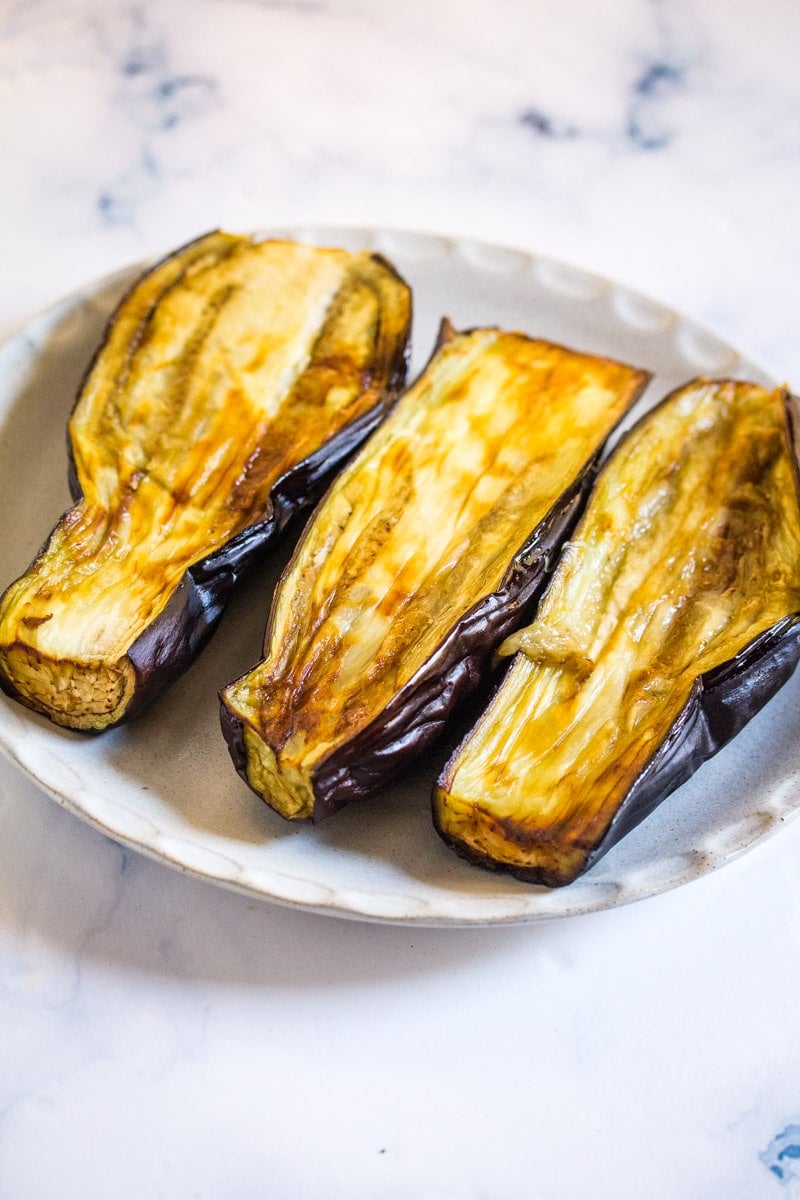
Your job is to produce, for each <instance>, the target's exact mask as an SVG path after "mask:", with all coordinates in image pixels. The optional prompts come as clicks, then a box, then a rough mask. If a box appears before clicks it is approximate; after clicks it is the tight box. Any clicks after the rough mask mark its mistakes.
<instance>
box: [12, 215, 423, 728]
mask: <svg viewBox="0 0 800 1200" xmlns="http://www.w3.org/2000/svg"><path fill="white" fill-rule="evenodd" d="M410 312H411V303H410V291H409V289H408V287H407V285H406V284H405V283H404V282H403V280H402V279H400V277H399V276H398V275H397V274H396V272H395V271H394V269H393V268H392V267H391V266H390V265H389V264H388V263H386V262H385V261H384V260H382V259H380V258H379V257H377V256H374V255H371V254H368V253H361V254H350V253H348V252H346V251H344V250H337V249H324V248H317V247H311V246H302V245H299V244H296V243H292V242H284V241H257V240H255V239H252V238H248V237H243V236H238V235H233V234H228V233H222V232H217V233H211V234H208V235H206V236H205V237H202V238H200V239H198V240H197V241H195V242H193V243H190V244H189V245H188V246H185V247H183V248H182V249H180V250H178V251H176V252H175V253H174V254H172V255H171V256H170V257H168V258H167V259H165V260H164V261H163V262H161V263H160V264H158V265H157V266H156V267H155V268H154V269H152V270H151V271H149V272H148V273H147V274H146V275H145V276H144V277H143V278H142V279H141V280H140V281H139V282H138V283H137V284H136V285H135V286H134V287H133V289H132V290H131V291H130V292H129V293H128V295H127V296H126V297H125V298H124V299H123V301H122V302H121V304H120V306H119V307H118V309H117V311H116V313H115V314H114V315H113V317H112V320H111V321H110V323H109V326H108V329H107V332H106V337H105V340H104V342H103V344H102V346H101V347H100V349H99V350H98V352H97V354H96V356H95V358H94V360H93V363H92V364H91V366H90V368H89V371H88V373H87V375H86V378H85V380H84V383H83V385H82V387H81V390H80V393H79V396H78V400H77V402H76V405H75V407H74V409H73V412H72V416H71V419H70V422H69V428H68V442H69V451H70V471H69V474H70V486H71V490H72V495H73V498H74V499H75V500H76V501H77V503H76V504H75V505H74V507H72V508H71V509H69V510H68V511H67V512H66V513H65V514H64V516H63V517H62V518H61V519H60V521H59V522H58V524H57V525H56V527H55V529H54V530H53V532H52V534H51V535H50V538H49V540H48V541H47V543H46V545H45V547H44V548H43V550H42V551H41V552H40V554H39V556H38V557H37V558H36V559H35V561H34V562H33V564H32V565H31V567H30V568H29V569H28V571H27V572H26V573H25V574H24V575H23V576H22V577H21V578H20V579H18V580H17V581H16V582H15V583H13V584H12V585H11V586H10V587H9V588H8V589H7V590H6V592H5V594H4V596H3V597H2V600H0V685H2V687H3V688H4V690H5V691H7V692H8V693H10V694H11V695H12V696H14V697H15V698H17V699H19V700H20V701H22V702H23V703H24V704H26V705H28V706H29V707H30V708H33V709H35V710H37V711H39V712H41V713H44V714H45V715H46V716H48V717H50V718H51V719H52V720H53V721H54V722H56V723H57V724H59V725H63V726H67V727H71V728H74V729H85V730H101V729H104V728H106V727H108V726H110V725H113V724H116V723H117V722H119V721H120V720H122V719H123V718H124V717H127V716H130V715H131V714H132V713H133V712H134V711H136V710H137V709H138V708H139V707H141V705H142V704H143V703H145V702H146V701H147V700H149V699H150V698H152V696H153V695H155V694H156V693H157V692H158V691H159V690H160V689H161V688H163V687H164V686H165V685H166V684H167V683H169V682H170V681H171V680H172V679H174V678H175V677H176V676H177V675H178V674H180V672H181V671H182V670H184V669H185V668H186V667H187V666H188V665H189V663H190V662H191V661H192V659H193V658H194V657H195V656H196V654H197V653H198V652H199V650H200V649H201V647H202V646H203V645H204V643H205V641H206V640H207V638H208V637H209V636H210V634H211V632H212V631H213V629H214V627H215V626H216V624H217V622H218V620H219V617H220V615H221V613H222V610H223V607H224V604H225V600H226V598H227V595H228V593H229V591H230V589H231V587H232V586H233V584H234V583H235V582H236V580H237V579H238V578H239V576H240V575H241V574H242V572H243V571H244V570H246V569H247V568H248V567H249V566H250V565H251V564H252V563H253V562H254V561H255V560H256V559H257V558H258V557H260V555H261V553H262V552H263V550H264V548H265V547H266V545H267V544H268V543H269V541H270V540H271V539H272V538H273V536H274V535H275V534H276V533H278V532H279V531H280V530H281V529H282V528H283V526H284V525H285V524H286V523H287V521H288V519H289V518H290V517H291V515H292V514H293V513H294V512H295V511H296V510H297V509H299V508H302V507H304V506H305V505H308V504H309V503H310V502H312V501H313V500H315V499H317V498H318V496H319V494H320V493H321V490H322V487H323V484H324V483H325V481H326V480H327V478H328V477H329V475H330V474H331V473H332V472H333V471H334V470H335V469H336V468H337V467H338V465H339V464H340V462H341V460H342V459H343V458H344V457H345V456H346V455H348V454H349V453H351V452H352V450H353V449H355V447H356V446H357V445H358V444H359V443H360V442H361V441H363V439H364V438H365V437H366V436H367V435H368V433H369V432H370V431H371V429H372V428H374V426H375V425H376V424H377V422H378V421H379V420H380V419H381V418H382V416H383V415H384V414H385V411H386V410H387V408H388V407H389V406H390V404H391V403H392V402H393V401H394V399H396V393H397V391H398V390H399V388H400V387H401V386H402V383H403V382H404V377H405V369H406V351H407V342H408V335H409V326H410Z"/></svg>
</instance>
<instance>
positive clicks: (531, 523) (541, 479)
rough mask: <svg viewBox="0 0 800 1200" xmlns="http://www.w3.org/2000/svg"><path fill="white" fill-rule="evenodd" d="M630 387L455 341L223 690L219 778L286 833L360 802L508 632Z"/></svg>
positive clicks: (340, 502) (512, 340)
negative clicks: (260, 651)
mask: <svg viewBox="0 0 800 1200" xmlns="http://www.w3.org/2000/svg"><path fill="white" fill-rule="evenodd" d="M648 379H649V376H648V375H647V373H646V372H643V371H639V370H637V369H635V368H633V367H629V366H627V365H625V364H620V363H616V362H612V361H610V360H608V359H602V358H598V357H595V356H591V355H586V354H581V353H579V352H577V351H572V350H567V349H565V348H563V347H560V346H554V345H552V344H550V343H547V342H542V341H537V340H535V339H531V338H528V337H526V336H525V335H523V334H516V333H506V332H503V331H502V330H497V329H476V330H469V331H467V332H464V333H456V332H455V331H454V330H453V329H452V327H451V326H450V325H449V323H448V322H445V323H444V324H443V329H442V333H441V334H440V338H439V342H438V344H437V348H436V350H435V353H434V355H433V357H432V359H431V361H430V362H429V364H428V366H427V368H426V369H425V371H423V373H422V375H421V376H420V377H419V378H418V379H417V381H416V382H415V383H414V384H413V385H412V387H411V388H410V389H409V390H408V392H407V393H406V394H405V395H404V396H403V397H402V398H401V400H400V401H399V403H398V405H397V407H396V409H395V410H394V412H393V413H392V415H391V416H390V418H389V419H388V420H387V421H386V422H384V424H383V425H382V426H381V428H380V429H379V430H378V431H377V432H376V433H375V434H374V435H373V437H372V438H371V439H370V441H369V442H368V443H367V445H366V446H365V447H364V448H363V450H362V451H361V453H360V454H359V455H358V456H357V458H356V459H355V460H354V461H353V462H352V463H351V464H350V465H349V466H348V468H347V469H346V471H345V472H344V473H343V474H342V475H341V476H339V478H338V479H337V480H336V481H335V483H334V484H333V486H332V488H331V489H330V491H329V492H328V494H327V495H326V497H325V499H324V500H323V502H322V504H321V505H320V506H319V508H318V509H317V511H316V513H315V515H314V518H313V519H312V521H311V522H310V524H309V526H308V527H307V528H306V531H305V533H304V535H303V537H302V539H301V541H300V543H299V545H298V547H297V549H296V551H295V555H294V557H293V559H292V561H291V562H290V563H289V565H288V567H287V568H286V571H285V573H284V576H283V578H282V580H281V582H280V584H279V586H278V589H277V591H276V595H275V600H274V603H273V608H272V612H271V614H270V619H269V623H268V627H267V633H266V638H265V647H264V659H263V660H262V662H261V663H259V664H257V665H256V666H255V667H254V668H253V669H252V670H251V671H249V672H248V673H247V674H246V675H244V676H243V677H242V678H241V679H239V680H237V681H235V682H234V683H232V684H230V685H229V686H228V687H227V688H225V689H224V690H223V692H222V693H221V702H222V713H221V720H222V728H223V733H224V735H225V738H226V740H227V742H228V745H229V748H230V751H231V756H232V758H233V762H234V765H235V767H236V769H237V771H238V772H239V774H240V775H241V776H242V778H243V779H244V780H245V782H247V784H248V785H249V786H250V787H251V788H252V790H253V791H254V792H256V794H257V795H259V796H261V797H262V798H263V799H264V800H266V801H267V803H269V804H270V805H271V806H272V807H273V808H275V810H276V811H277V812H279V813H280V814H281V815H282V816H284V817H286V818H287V819H292V820H306V821H309V820H310V821H319V820H321V819H322V818H325V817H328V816H330V815H331V814H332V813H334V812H336V811H337V810H338V809H339V808H341V807H342V805H344V804H345V803H347V802H348V801H350V800H352V799H355V798H363V797H366V796H370V795H372V794H374V793H375V792H377V791H379V790H380V789H381V787H383V786H384V784H385V783H386V782H387V781H388V780H389V779H391V778H392V777H394V776H396V775H397V774H398V772H399V771H401V770H402V768H403V766H404V765H405V764H406V763H408V762H411V761H413V760H414V759H415V758H416V757H417V756H418V754H419V753H420V752H421V751H422V750H423V749H425V748H426V747H427V746H429V745H430V744H431V743H432V742H433V741H434V740H435V739H436V738H437V737H438V736H439V735H440V733H441V732H442V731H443V730H444V728H445V726H446V724H447V723H448V721H449V720H450V718H451V716H452V715H453V713H454V712H455V710H456V709H457V707H458V706H459V704H460V703H461V701H462V700H463V699H464V698H465V697H466V696H467V695H468V694H469V693H470V692H472V691H473V690H474V689H475V688H476V687H478V686H479V685H480V684H481V683H482V682H483V681H484V680H485V679H486V677H487V675H488V674H489V672H490V670H491V667H492V655H493V652H494V650H495V648H496V647H497V645H498V644H499V643H500V642H501V641H502V640H503V639H504V638H505V637H506V635H507V634H508V633H509V632H511V631H512V630H513V629H514V628H516V627H517V626H518V625H520V624H521V623H522V622H523V621H524V620H525V619H526V615H527V614H528V612H529V608H530V605H531V603H532V602H533V600H534V599H535V597H536V595H537V594H538V592H539V591H540V590H541V587H542V584H543V581H544V578H545V575H546V573H547V570H548V569H549V567H550V564H551V561H552V559H553V558H554V557H555V555H556V553H557V549H558V547H559V545H560V544H561V542H562V541H563V540H564V538H566V537H567V536H568V534H569V532H570V530H571V529H572V527H573V526H574V523H575V521H576V520H577V518H578V515H579V512H580V509H581V507H582V504H583V502H584V499H585V496H586V494H587V492H588V490H589V488H590V486H591V482H592V480H593V477H594V472H595V470H596V465H597V461H598V458H599V454H600V452H601V449H602V446H603V444H604V442H605V439H606V437H607V436H608V434H609V432H610V431H611V429H612V428H613V427H614V426H615V425H616V424H617V422H618V421H619V420H620V419H621V417H622V416H623V415H624V414H625V412H626V411H627V410H628V408H629V407H630V406H631V405H632V404H633V402H634V401H635V400H636V399H637V398H638V396H639V395H640V394H641V392H642V390H643V389H644V387H645V386H646V384H647V382H648Z"/></svg>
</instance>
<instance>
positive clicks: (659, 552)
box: [433, 380, 800, 887]
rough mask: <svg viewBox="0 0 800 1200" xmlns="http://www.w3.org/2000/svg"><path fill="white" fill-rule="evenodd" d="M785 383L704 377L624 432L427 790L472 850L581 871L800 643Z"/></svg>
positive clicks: (798, 652) (779, 680) (466, 851)
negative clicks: (465, 729) (502, 669)
mask: <svg viewBox="0 0 800 1200" xmlns="http://www.w3.org/2000/svg"><path fill="white" fill-rule="evenodd" d="M799 610H800V506H799V502H798V474H797V464H796V459H795V453H794V448H793V435H792V417H791V409H790V398H789V397H788V396H787V395H786V394H785V393H784V392H782V391H781V390H776V391H773V392H770V391H767V390H764V389H763V388H761V387H758V386H756V385H755V384H749V383H745V382H738V381H730V380H729V381H707V380H698V381H695V382H693V383H691V384H689V385H687V386H686V387H684V388H682V389H680V390H679V391H677V392H676V393H673V394H672V395H671V396H670V397H667V399H666V401H664V402H662V404H661V405H659V406H658V407H657V408H656V409H654V410H653V411H652V412H651V413H650V414H648V415H647V416H646V417H645V418H643V419H642V421H641V422H640V423H639V424H638V425H637V426H635V427H634V429H633V430H632V431H631V432H630V433H629V434H628V435H627V436H626V437H625V438H623V439H622V441H621V443H620V445H619V446H618V448H617V450H616V451H615V453H614V454H613V455H612V456H611V458H610V460H609V461H608V463H607V464H606V465H605V466H604V468H603V470H602V471H601V473H600V474H599V476H598V480H597V484H596V487H595V490H594V492H593V494H592V497H591V499H590V501H589V504H588V506H587V509H586V512H585V515H584V517H583V519H582V521H581V523H580V525H579V526H578V528H577V530H576V532H575V534H574V536H573V538H572V539H571V540H570V542H569V543H568V544H567V545H566V546H565V548H564V552H563V556H562V560H561V562H560V564H559V566H558V568H557V570H556V572H555V573H554V575H553V577H552V579H551V582H550V584H549V586H548V589H547V591H546V593H545V595H544V597H543V599H542V601H541V604H540V606H539V609H538V612H537V614H536V619H535V620H534V621H533V622H532V623H531V624H530V625H529V626H528V627H526V628H524V629H522V630H519V631H517V632H516V633H515V634H514V635H513V636H512V637H510V638H509V639H508V640H507V641H506V642H505V643H504V645H503V646H502V647H501V648H500V651H501V653H504V654H509V655H513V656H514V657H513V661H512V664H511V666H510V669H509V671H508V674H507V675H506V676H505V678H504V680H503V682H502V684H501V685H500V687H499V688H498V690H497V691H496V693H495V695H494V697H493V698H492V700H491V702H490V703H489V706H488V707H487V708H486V710H485V711H484V713H483V715H482V716H481V717H480V718H479V719H478V721H477V723H476V724H475V725H474V727H473V729H472V731H471V732H470V733H469V734H468V735H467V737H466V738H465V740H464V741H463V742H462V744H461V746H460V747H459V749H458V750H457V751H456V753H455V754H454V755H453V757H452V758H451V760H450V762H449V763H448V765H447V766H446V768H445V770H444V771H443V773H442V776H441V778H440V780H439V783H438V786H437V788H436V789H435V793H434V803H433V810H434V823H435V825H436V827H437V829H438V830H439V832H440V834H441V835H442V837H443V838H444V840H445V841H446V842H448V843H449V844H450V845H451V846H452V847H453V848H454V849H455V850H456V851H457V852H458V853H459V854H461V855H462V856H464V857H466V858H468V859H469V860H471V861H473V862H476V863H479V864H482V865H484V866H488V867H492V868H497V869H503V870H507V871H510V872H511V873H513V874H514V875H515V876H517V877H518V878H520V879H523V880H527V881H530V882H533V883H539V884H545V885H548V886H551V887H553V886H560V885H563V884H568V883H570V882H571V881H572V880H574V879H575V878H576V877H577V876H578V875H580V874H581V873H582V872H583V871H585V870H586V869H587V868H588V867H590V866H591V865H592V863H594V862H595V861H596V860H597V859H598V858H599V857H600V856H601V855H602V854H604V853H605V852H606V851H607V850H608V849H609V848H610V847H611V846H612V845H614V844H615V843H616V842H617V841H618V840H619V839H620V838H621V837H622V836H623V835H624V834H626V833H627V832H628V831H629V830H630V829H632V828H633V827H634V826H635V825H636V824H638V822H639V821H641V820H642V819H643V818H644V817H646V816H647V815H648V814H649V813H650V812H651V811H652V810H653V809H654V808H655V807H656V805H657V804H659V803H660V802H661V801H663V800H664V799H665V797H667V796H668V795H669V794H670V793H671V792H672V791H674V789H675V788H676V787H678V786H679V784H681V783H683V782H684V781H685V780H686V779H688V778H689V776H690V775H691V774H692V773H693V772H694V771H695V770H696V769H697V768H698V767H699V766H700V765H701V764H702V762H704V761H705V760H706V759H707V758H709V757H710V756H711V755H713V754H715V753H716V752H717V751H718V750H719V749H720V748H721V747H722V746H723V745H724V744H725V743H726V742H727V741H729V740H730V738H732V737H733V736H734V735H735V734H736V733H738V732H739V730H740V729H741V728H742V727H743V726H744V725H745V724H746V722H747V721H748V720H749V719H750V718H751V717H753V716H754V715H755V713H756V712H757V711H758V710H759V709H760V708H761V707H762V706H763V704H764V703H766V701H767V700H768V699H769V698H770V696H771V695H773V694H774V692H776V691H777V690H778V688H779V687H781V686H782V684H783V683H785V682H786V680H787V679H788V678H789V676H790V674H791V672H792V670H793V669H794V667H795V666H796V664H797V662H798V659H799V658H800V615H799Z"/></svg>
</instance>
